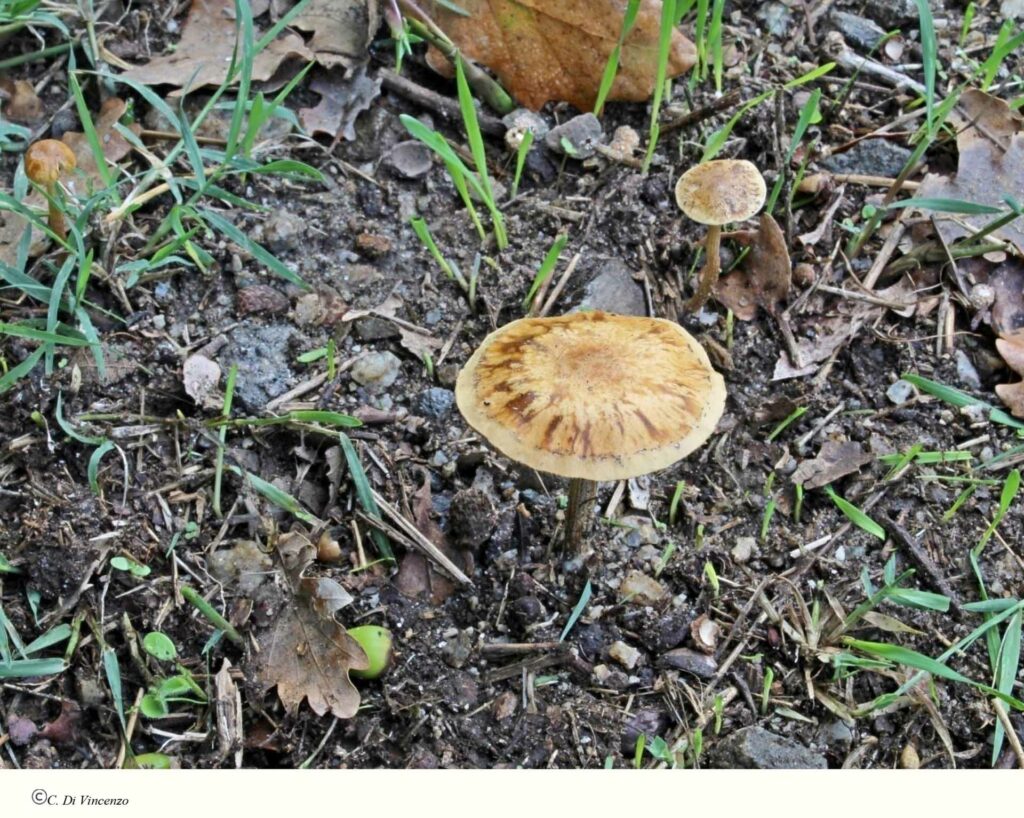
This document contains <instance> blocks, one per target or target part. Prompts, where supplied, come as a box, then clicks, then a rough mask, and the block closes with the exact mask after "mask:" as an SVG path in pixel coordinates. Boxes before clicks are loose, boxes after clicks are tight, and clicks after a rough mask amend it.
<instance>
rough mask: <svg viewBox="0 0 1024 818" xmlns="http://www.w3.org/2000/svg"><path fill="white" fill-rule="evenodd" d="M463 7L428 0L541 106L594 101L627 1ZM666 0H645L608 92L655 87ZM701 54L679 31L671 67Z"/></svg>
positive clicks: (622, 94) (469, 45)
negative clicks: (457, 10) (452, 7)
mask: <svg viewBox="0 0 1024 818" xmlns="http://www.w3.org/2000/svg"><path fill="white" fill-rule="evenodd" d="M458 5H459V6H460V7H461V8H462V9H464V10H465V11H467V12H468V16H462V15H459V14H457V13H455V12H453V11H451V10H450V9H449V8H446V7H445V6H444V5H442V4H440V3H436V2H428V3H426V4H425V7H426V8H427V10H428V11H429V12H430V14H431V15H432V16H433V18H434V20H436V21H437V23H438V24H439V25H440V26H441V28H442V29H444V31H445V33H446V34H447V35H448V36H449V37H450V38H451V39H452V40H453V41H454V42H455V44H456V45H457V46H458V47H459V48H460V49H461V50H462V51H463V52H464V53H465V54H466V55H468V56H469V57H470V58H471V59H473V60H476V61H478V62H480V63H482V64H484V65H486V66H487V67H488V68H490V69H491V70H492V71H494V73H495V74H497V75H498V78H499V79H500V80H501V82H502V84H503V85H504V86H505V87H506V88H507V89H508V91H509V93H511V94H512V95H513V96H514V97H515V98H516V99H517V100H519V102H521V103H522V104H523V105H525V106H527V107H528V108H533V109H534V110H537V109H539V108H540V107H541V106H543V105H544V103H546V102H549V101H552V100H564V101H565V102H571V103H572V104H573V105H575V106H576V107H577V108H579V109H580V110H581V111H587V110H590V109H591V108H593V107H594V101H595V99H596V98H597V93H598V89H599V87H600V84H601V77H602V76H603V74H604V68H605V65H606V64H607V62H608V57H609V55H610V54H611V52H612V49H613V48H614V47H615V45H616V43H617V42H618V38H619V32H620V30H621V28H622V17H623V9H624V8H625V4H624V3H622V2H616V0H459V3H458ZM661 6H662V4H661V2H660V0H641V3H640V11H639V13H638V14H637V17H636V23H635V25H634V26H633V30H632V31H631V32H630V34H629V36H628V37H627V38H626V41H625V43H624V46H623V48H622V56H621V59H620V62H619V71H618V74H616V77H615V82H614V84H613V85H612V90H611V93H610V94H609V95H608V99H609V100H620V101H629V102H641V101H643V100H646V99H648V98H649V97H650V96H651V92H652V91H653V90H654V81H655V76H656V69H657V62H658V35H659V29H660V21H661ZM695 61H696V50H695V48H694V46H693V43H691V42H690V41H689V40H687V39H686V37H684V36H683V35H682V34H681V33H680V32H679V31H678V30H676V31H673V33H672V46H671V51H670V52H669V63H668V74H669V76H672V77H674V76H677V75H678V74H682V73H684V72H685V71H688V70H689V69H690V67H691V66H692V65H693V64H694V62H695Z"/></svg>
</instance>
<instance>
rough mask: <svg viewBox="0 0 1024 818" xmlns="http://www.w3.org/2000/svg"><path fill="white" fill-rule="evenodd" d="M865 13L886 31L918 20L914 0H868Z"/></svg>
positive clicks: (865, 4)
mask: <svg viewBox="0 0 1024 818" xmlns="http://www.w3.org/2000/svg"><path fill="white" fill-rule="evenodd" d="M864 14H865V15H866V16H868V17H870V18H871V19H872V20H874V21H875V22H876V23H878V24H879V25H880V26H882V28H884V29H885V30H886V31H889V30H890V29H894V28H903V27H904V26H906V25H910V24H913V23H916V22H918V17H917V3H916V2H915V1H914V0H866V2H865V3H864Z"/></svg>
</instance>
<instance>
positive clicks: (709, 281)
mask: <svg viewBox="0 0 1024 818" xmlns="http://www.w3.org/2000/svg"><path fill="white" fill-rule="evenodd" d="M721 248H722V228H721V227H719V226H718V225H717V224H713V225H711V226H710V227H708V237H707V239H706V240H705V242H704V267H703V268H702V269H701V271H700V282H699V283H698V284H697V291H696V292H695V293H694V294H693V297H692V298H690V300H689V301H687V302H686V306H685V309H686V311H687V312H696V311H697V310H699V309H700V308H701V307H703V306H704V304H705V303H707V300H708V298H709V297H710V295H711V291H712V290H713V289H714V288H715V282H716V281H718V274H719V272H721V270H722V256H721Z"/></svg>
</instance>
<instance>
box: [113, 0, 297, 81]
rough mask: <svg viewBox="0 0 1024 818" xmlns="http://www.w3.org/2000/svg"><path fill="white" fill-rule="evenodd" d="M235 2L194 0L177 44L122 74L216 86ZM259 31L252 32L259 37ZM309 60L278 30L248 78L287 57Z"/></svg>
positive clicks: (261, 75)
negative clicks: (167, 52) (275, 37)
mask: <svg viewBox="0 0 1024 818" xmlns="http://www.w3.org/2000/svg"><path fill="white" fill-rule="evenodd" d="M234 16H235V2H234V0H192V7H191V8H190V9H189V12H188V17H187V18H186V19H185V25H184V27H183V28H182V32H181V39H180V40H179V41H178V45H177V47H176V48H175V49H174V51H172V52H171V53H169V54H163V55H161V56H158V57H154V58H153V59H151V60H150V61H149V62H148V63H146V64H145V65H138V66H135V67H134V68H132V69H131V70H129V71H125V72H124V76H126V77H128V78H129V79H133V80H135V81H136V82H142V83H145V84H146V85H165V84H166V85H178V86H184V85H185V84H186V83H188V84H190V87H192V88H201V87H203V86H204V85H220V83H222V82H223V81H224V78H225V77H226V76H227V72H228V66H229V65H230V64H231V55H232V53H233V51H234V48H235V19H234ZM260 36H261V32H259V31H257V32H256V38H257V39H259V37H260ZM293 56H294V57H300V58H302V59H305V60H308V59H311V58H312V54H311V53H310V51H309V50H308V49H307V48H306V46H305V44H304V43H303V41H302V38H301V37H300V36H299V35H298V34H295V33H293V32H287V33H283V34H281V35H280V36H279V37H277V39H275V40H274V41H273V42H271V43H270V44H269V45H268V46H267V47H266V48H264V49H263V50H262V51H261V52H260V53H259V54H257V55H256V57H255V59H254V60H253V66H252V78H253V79H254V80H267V79H270V77H271V76H272V75H273V73H274V72H275V71H276V70H277V68H278V66H279V65H280V64H281V63H282V62H283V61H284V60H285V59H287V58H288V57H293Z"/></svg>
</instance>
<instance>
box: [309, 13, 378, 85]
mask: <svg viewBox="0 0 1024 818" xmlns="http://www.w3.org/2000/svg"><path fill="white" fill-rule="evenodd" d="M292 25H294V26H295V28H298V29H301V30H302V31H311V32H313V39H312V40H311V41H310V43H309V46H310V48H312V49H313V51H315V52H316V61H317V62H318V63H320V65H323V66H326V67H327V68H331V67H332V66H335V65H338V64H341V65H344V66H346V67H352V66H353V65H355V64H356V63H360V62H365V60H366V58H367V50H368V49H369V47H370V41H371V40H373V35H374V34H376V33H377V29H378V28H379V27H380V8H379V7H378V5H377V0H312V2H310V4H309V5H308V6H306V8H305V9H304V10H303V12H302V14H300V15H299V16H298V17H296V18H295V20H294V21H293V23H292Z"/></svg>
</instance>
